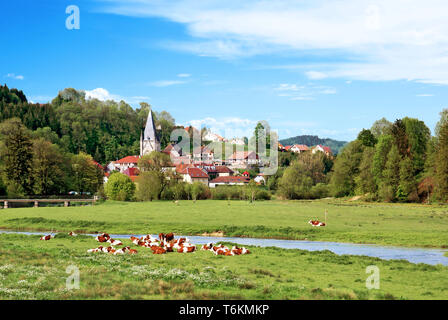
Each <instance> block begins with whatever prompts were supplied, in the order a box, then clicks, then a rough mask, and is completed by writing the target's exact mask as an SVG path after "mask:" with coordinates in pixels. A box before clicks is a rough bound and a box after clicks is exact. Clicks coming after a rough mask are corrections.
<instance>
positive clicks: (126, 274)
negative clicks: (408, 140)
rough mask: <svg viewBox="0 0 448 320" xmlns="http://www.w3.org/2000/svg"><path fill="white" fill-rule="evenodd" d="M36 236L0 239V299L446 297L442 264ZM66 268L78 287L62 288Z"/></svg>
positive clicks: (447, 280) (446, 282)
mask: <svg viewBox="0 0 448 320" xmlns="http://www.w3.org/2000/svg"><path fill="white" fill-rule="evenodd" d="M11 211H12V210H11ZM38 239H39V237H38V236H24V235H14V234H0V243H1V246H0V299H448V291H447V290H446V288H447V287H448V277H447V276H446V275H447V271H448V268H447V267H443V266H429V265H423V264H419V265H416V264H411V263H408V262H406V261H384V260H380V259H376V258H370V257H360V256H337V255H335V254H333V253H331V252H329V251H322V252H307V251H301V250H284V249H277V248H257V247H254V248H250V249H251V251H252V254H250V255H244V256H234V257H224V256H214V255H212V253H211V252H205V251H198V252H195V253H192V254H178V253H170V254H166V255H153V254H152V253H151V251H150V250H149V249H145V248H139V249H138V254H137V255H124V256H113V255H108V254H103V253H96V254H94V253H87V252H86V250H87V249H89V248H95V247H97V246H98V242H96V241H95V240H94V239H93V238H92V237H88V236H78V237H76V238H72V237H68V236H66V235H65V234H60V235H57V236H56V238H54V239H52V240H50V241H39V240H38ZM125 244H128V245H129V244H130V241H125ZM70 265H74V266H76V267H77V268H79V270H80V289H79V290H67V289H66V278H67V277H68V274H67V273H66V268H67V267H68V266H70ZM369 265H376V266H377V267H378V268H379V269H380V290H368V289H366V286H365V282H366V279H367V277H368V275H367V274H366V267H367V266H369Z"/></svg>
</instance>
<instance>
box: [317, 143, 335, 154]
mask: <svg viewBox="0 0 448 320" xmlns="http://www.w3.org/2000/svg"><path fill="white" fill-rule="evenodd" d="M316 147H321V148H322V149H323V150H324V152H327V153H333V152H332V151H331V148H330V147H326V146H323V145H321V144H319V145H317V146H316Z"/></svg>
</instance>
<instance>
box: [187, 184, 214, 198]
mask: <svg viewBox="0 0 448 320" xmlns="http://www.w3.org/2000/svg"><path fill="white" fill-rule="evenodd" d="M189 192H190V197H191V199H193V200H204V199H210V198H211V192H210V188H209V187H208V186H206V185H205V184H203V183H201V182H195V183H193V184H192V185H191V187H190V188H189Z"/></svg>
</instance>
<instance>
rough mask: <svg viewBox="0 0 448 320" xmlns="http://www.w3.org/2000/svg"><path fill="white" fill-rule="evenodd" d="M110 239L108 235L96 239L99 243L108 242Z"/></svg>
mask: <svg viewBox="0 0 448 320" xmlns="http://www.w3.org/2000/svg"><path fill="white" fill-rule="evenodd" d="M109 239H110V236H109V235H108V234H107V233H102V234H100V235H99V236H97V237H96V238H95V240H96V241H98V242H107V241H108V240H109Z"/></svg>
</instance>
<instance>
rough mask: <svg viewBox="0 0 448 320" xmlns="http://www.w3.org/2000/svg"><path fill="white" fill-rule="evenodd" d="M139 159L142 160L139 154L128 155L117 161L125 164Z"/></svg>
mask: <svg viewBox="0 0 448 320" xmlns="http://www.w3.org/2000/svg"><path fill="white" fill-rule="evenodd" d="M138 160H140V158H139V157H137V156H127V157H124V158H123V159H120V160H118V161H117V162H116V163H119V164H123V163H138Z"/></svg>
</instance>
